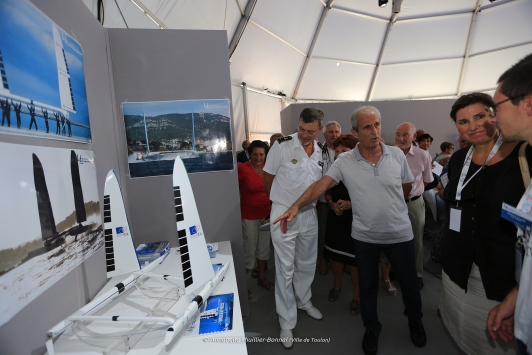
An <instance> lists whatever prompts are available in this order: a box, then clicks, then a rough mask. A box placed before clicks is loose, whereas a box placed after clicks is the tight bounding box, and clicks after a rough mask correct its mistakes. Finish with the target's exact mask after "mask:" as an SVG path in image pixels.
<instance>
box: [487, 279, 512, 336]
mask: <svg viewBox="0 0 532 355" xmlns="http://www.w3.org/2000/svg"><path fill="white" fill-rule="evenodd" d="M517 291H518V288H517V286H516V287H514V288H513V289H512V290H511V291H510V293H508V295H507V296H506V298H505V299H504V301H502V302H501V303H499V304H498V305H496V306H495V307H494V308H493V309H492V310H491V311H489V313H488V321H487V322H486V327H487V328H488V331H489V333H490V335H491V337H492V338H493V339H494V340H497V336H499V337H500V338H501V339H502V340H504V341H505V342H506V343H508V342H509V341H510V340H512V339H513V338H514V312H515V304H516V301H517Z"/></svg>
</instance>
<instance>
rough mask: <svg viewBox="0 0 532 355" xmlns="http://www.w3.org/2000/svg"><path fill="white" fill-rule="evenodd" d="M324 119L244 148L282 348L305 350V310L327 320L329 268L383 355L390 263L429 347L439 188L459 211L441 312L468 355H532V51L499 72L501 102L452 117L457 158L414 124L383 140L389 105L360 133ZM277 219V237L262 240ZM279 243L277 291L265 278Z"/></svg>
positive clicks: (451, 231) (448, 238) (475, 104)
mask: <svg viewBox="0 0 532 355" xmlns="http://www.w3.org/2000/svg"><path fill="white" fill-rule="evenodd" d="M324 116H325V115H324V113H323V112H322V111H321V110H319V109H315V108H305V109H304V110H303V111H302V112H301V114H300V117H299V124H298V129H297V132H296V133H294V134H291V135H288V136H283V135H282V134H275V135H272V137H271V142H270V145H269V146H268V144H267V143H265V142H262V141H258V140H257V141H253V142H249V141H245V142H243V145H242V147H243V148H244V152H243V154H242V153H240V154H239V158H238V162H239V165H238V177H239V184H240V194H241V206H242V230H243V236H244V250H245V260H246V270H247V272H249V271H252V272H253V273H255V275H256V277H257V279H258V283H259V285H261V286H263V287H264V288H266V289H267V290H271V291H274V293H275V302H276V311H277V314H278V318H279V323H280V329H281V330H280V338H281V343H282V345H283V346H284V347H285V348H291V347H292V346H293V334H292V331H293V329H294V328H295V327H296V326H297V309H302V310H305V311H306V313H307V314H308V315H309V316H310V317H312V318H314V319H317V320H319V319H322V318H323V315H322V314H321V312H320V311H319V310H318V309H317V308H316V307H314V306H313V304H312V302H311V297H312V293H311V285H312V282H313V280H314V275H315V273H316V271H317V272H318V273H319V274H322V275H324V274H327V272H328V269H329V267H330V268H331V269H332V275H333V280H332V288H331V290H330V292H329V294H328V300H329V301H330V302H334V301H336V300H337V299H338V294H339V292H340V290H341V289H342V274H343V273H344V272H347V273H349V274H350V278H351V281H352V284H353V285H352V286H353V297H352V300H351V303H350V304H349V312H350V313H351V314H352V315H358V314H359V313H360V314H361V318H362V321H363V324H364V327H365V329H366V331H365V334H364V337H363V341H362V349H363V351H364V353H365V354H375V353H377V350H378V341H379V334H380V332H381V329H382V324H381V323H380V322H379V319H378V317H377V294H378V288H379V284H380V281H379V265H380V266H381V271H380V273H381V280H382V282H383V284H384V285H385V287H386V289H387V290H388V292H389V293H390V294H391V295H396V294H397V289H396V288H395V286H394V285H393V284H392V280H391V278H390V275H389V273H390V266H391V268H392V269H393V273H394V274H395V276H396V280H397V281H398V283H399V285H400V290H401V293H402V296H403V302H404V305H405V308H404V314H405V315H406V316H407V317H408V329H409V332H410V339H411V341H412V342H413V344H414V345H415V346H417V347H423V346H425V344H426V342H427V334H426V332H425V329H424V326H423V322H422V318H423V312H422V302H421V293H420V290H421V289H422V288H423V287H424V282H423V262H424V255H423V237H424V225H425V201H424V198H423V193H424V191H427V190H434V191H435V192H436V193H437V195H438V196H439V198H441V199H443V201H444V203H445V206H446V212H447V214H446V215H447V217H446V220H445V224H444V230H443V233H442V236H444V237H443V240H442V244H441V245H442V248H441V265H442V287H441V300H440V304H439V309H438V313H439V314H440V315H441V317H442V320H443V323H444V324H445V326H446V328H447V330H448V331H449V333H450V334H451V336H452V337H453V339H454V341H455V342H456V344H457V345H458V346H459V347H460V348H461V349H462V350H463V351H464V352H466V353H468V354H516V353H519V354H521V355H524V354H530V353H531V351H532V275H531V273H532V258H531V257H530V256H531V252H532V238H530V235H531V233H532V212H531V211H532V187H530V173H529V171H530V170H529V168H528V166H529V165H530V164H532V147H530V144H532V55H529V56H527V57H525V58H524V59H522V60H521V61H520V62H518V63H517V64H515V65H514V66H513V67H511V68H510V69H508V70H507V71H506V72H505V73H504V74H503V75H502V76H501V77H500V79H499V81H498V86H497V89H496V91H495V95H494V97H493V98H492V97H491V96H490V95H487V94H484V93H470V94H465V95H462V96H460V97H459V98H458V99H457V100H456V102H455V103H454V104H453V106H452V107H451V108H450V118H451V119H452V122H453V123H454V124H455V126H456V129H457V137H456V142H457V145H458V149H457V150H456V151H455V145H454V144H453V143H452V142H442V143H441V144H440V150H441V152H440V153H438V154H437V155H436V156H435V157H434V158H432V157H431V155H430V153H429V148H430V147H431V145H432V143H433V141H434V139H433V137H432V136H431V135H430V134H429V133H427V132H426V131H424V130H422V129H419V130H416V127H415V126H414V125H413V124H412V123H410V122H404V123H401V124H400V125H399V126H398V127H397V128H396V130H395V145H394V146H391V145H386V144H384V141H383V139H382V137H381V129H382V123H383V122H382V119H381V114H380V112H379V110H378V109H377V108H376V107H373V106H362V107H359V108H357V109H356V110H355V111H354V112H353V113H352V115H351V127H350V133H351V134H343V135H342V134H341V127H340V124H339V123H338V122H336V121H329V122H327V123H323V121H324V118H325V117H324ZM428 123H429V122H427V124H428ZM322 132H323V136H324V138H325V141H324V143H323V144H322V143H321V142H319V141H318V139H317V138H318V135H319V134H320V133H322ZM433 193H434V192H433ZM383 206H385V207H383ZM268 219H269V220H271V224H270V232H269V233H268V232H266V233H262V234H261V232H260V230H261V229H262V228H261V227H262V226H264V225H265V224H266V223H267V222H268ZM270 236H271V243H272V244H273V249H274V250H273V252H274V260H275V270H276V276H275V282H274V283H272V282H270V281H268V280H267V279H266V278H265V276H264V271H265V269H266V268H267V263H266V260H268V259H269V255H270ZM248 297H252V295H251V292H249V293H248ZM432 311H435V310H432Z"/></svg>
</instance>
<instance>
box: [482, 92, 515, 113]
mask: <svg viewBox="0 0 532 355" xmlns="http://www.w3.org/2000/svg"><path fill="white" fill-rule="evenodd" d="M522 96H523V95H516V96H512V97H509V98H507V99H506V100H502V101H501V102H498V103H496V104H495V105H493V107H489V106H486V107H484V109H485V110H486V111H487V112H488V115H489V116H490V117H495V115H497V109H498V107H499V106H500V105H502V104H503V103H505V102H506V101H510V100H513V99H517V98H518V97H522Z"/></svg>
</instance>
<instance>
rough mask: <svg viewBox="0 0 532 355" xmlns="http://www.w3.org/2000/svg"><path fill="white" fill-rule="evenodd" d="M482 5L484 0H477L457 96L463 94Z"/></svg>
mask: <svg viewBox="0 0 532 355" xmlns="http://www.w3.org/2000/svg"><path fill="white" fill-rule="evenodd" d="M481 5H482V0H477V4H476V5H475V9H474V10H473V15H472V16H471V24H470V25H469V33H468V34H467V42H466V48H465V53H464V59H463V61H462V68H461V69H460V76H459V77H458V87H457V89H456V96H460V95H461V94H462V86H463V85H464V77H465V71H466V69H467V63H468V61H469V51H470V50H471V42H472V41H471V39H472V37H473V33H474V30H475V23H476V21H477V17H478V13H479V12H480V6H481Z"/></svg>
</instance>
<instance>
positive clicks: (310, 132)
mask: <svg viewBox="0 0 532 355" xmlns="http://www.w3.org/2000/svg"><path fill="white" fill-rule="evenodd" d="M297 130H298V131H299V133H301V134H305V133H306V134H308V135H310V136H313V135H315V134H316V133H317V132H318V131H306V130H304V129H303V128H302V127H298V128H297Z"/></svg>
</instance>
